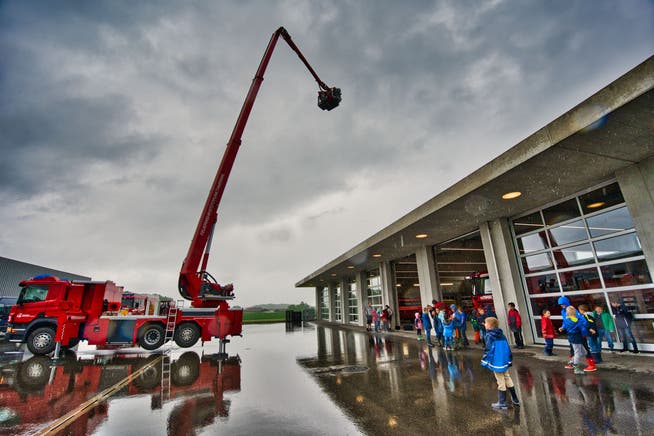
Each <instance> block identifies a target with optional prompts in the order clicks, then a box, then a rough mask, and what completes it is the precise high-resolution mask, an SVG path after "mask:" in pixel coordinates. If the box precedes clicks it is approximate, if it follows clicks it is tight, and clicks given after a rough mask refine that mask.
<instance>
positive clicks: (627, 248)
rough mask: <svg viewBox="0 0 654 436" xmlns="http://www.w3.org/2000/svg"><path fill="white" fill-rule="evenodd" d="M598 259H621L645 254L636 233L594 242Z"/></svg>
mask: <svg viewBox="0 0 654 436" xmlns="http://www.w3.org/2000/svg"><path fill="white" fill-rule="evenodd" d="M593 244H594V245H595V252H596V253H597V258H598V260H600V261H602V260H609V259H620V258H623V257H631V256H638V255H641V254H643V250H642V248H641V247H640V241H639V240H638V236H637V235H636V233H629V234H627V235H622V236H616V237H614V238H608V239H602V240H601V241H596V242H594V243H593Z"/></svg>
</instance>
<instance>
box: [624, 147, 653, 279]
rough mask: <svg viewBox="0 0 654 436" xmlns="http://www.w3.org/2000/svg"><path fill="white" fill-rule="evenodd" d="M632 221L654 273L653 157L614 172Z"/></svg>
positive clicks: (651, 272) (648, 264) (650, 269)
mask: <svg viewBox="0 0 654 436" xmlns="http://www.w3.org/2000/svg"><path fill="white" fill-rule="evenodd" d="M615 175H616V177H617V179H618V184H619V185H620V190H621V191H622V196H623V197H624V199H625V202H626V203H627V209H629V214H630V215H631V218H632V219H633V221H634V228H635V229H636V232H637V233H638V239H639V240H640V245H641V247H642V248H643V253H644V254H645V260H646V261H647V267H648V268H649V272H650V274H654V157H650V158H649V159H646V160H644V161H642V162H640V163H638V164H635V165H631V166H629V167H627V168H624V169H622V170H619V171H618V172H616V173H615Z"/></svg>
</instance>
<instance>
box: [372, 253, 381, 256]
mask: <svg viewBox="0 0 654 436" xmlns="http://www.w3.org/2000/svg"><path fill="white" fill-rule="evenodd" d="M372 257H381V254H379V253H375V254H373V255H372Z"/></svg>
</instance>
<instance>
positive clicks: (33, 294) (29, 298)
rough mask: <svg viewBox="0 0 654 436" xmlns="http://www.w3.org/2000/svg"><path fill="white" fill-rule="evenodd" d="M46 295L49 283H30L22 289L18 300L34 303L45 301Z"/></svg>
mask: <svg viewBox="0 0 654 436" xmlns="http://www.w3.org/2000/svg"><path fill="white" fill-rule="evenodd" d="M46 295H48V285H28V286H25V287H24V288H23V289H21V291H20V296H19V297H18V302H19V303H34V302H37V301H45V297H46Z"/></svg>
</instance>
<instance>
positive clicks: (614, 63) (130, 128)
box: [0, 0, 654, 303]
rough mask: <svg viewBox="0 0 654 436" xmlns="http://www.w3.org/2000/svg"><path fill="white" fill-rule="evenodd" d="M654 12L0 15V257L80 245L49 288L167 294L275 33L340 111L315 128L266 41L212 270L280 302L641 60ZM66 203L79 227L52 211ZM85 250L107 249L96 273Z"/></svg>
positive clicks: (26, 10) (311, 97)
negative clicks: (285, 289) (112, 286)
mask: <svg viewBox="0 0 654 436" xmlns="http://www.w3.org/2000/svg"><path fill="white" fill-rule="evenodd" d="M653 11H654V7H652V4H651V2H649V1H646V0H640V1H639V0H625V1H621V2H614V1H609V0H607V1H593V2H590V1H581V0H578V1H575V0H573V1H554V2H522V1H517V0H514V1H484V2H479V1H453V0H452V1H447V0H445V1H411V2H398V1H391V0H385V1H377V0H367V1H363V0H362V1H345V0H343V1H341V0H338V1H332V2H313V1H308V0H307V1H302V0H280V1H268V0H257V1H239V2H213V1H188V2H173V1H167V2H163V1H138V2H133V1H93V2H90V1H70V2H63V1H59V2H48V1H42V2H35V1H5V2H0V62H1V63H0V96H1V97H0V152H1V153H2V158H1V159H0V201H2V203H3V207H2V208H0V214H2V212H4V214H2V217H3V222H2V224H3V226H1V227H2V228H4V229H12V233H11V234H9V233H7V231H6V230H5V233H3V234H0V242H1V243H0V251H3V252H5V253H4V255H9V256H10V257H11V255H12V253H15V254H14V255H15V256H16V257H21V256H22V257H23V258H25V259H26V260H30V257H31V256H33V255H34V250H30V249H29V248H25V247H30V242H32V243H33V245H34V246H38V244H39V243H40V242H39V241H38V240H37V241H36V242H34V240H35V239H38V236H35V235H47V237H48V238H50V237H52V235H56V236H58V237H59V238H61V240H62V241H73V240H75V241H77V240H80V241H82V240H83V241H85V242H86V243H88V241H94V242H95V246H97V247H103V249H102V250H99V251H101V254H100V253H98V254H97V256H98V257H97V258H94V259H93V260H92V261H90V260H88V259H87V258H84V259H80V258H79V257H75V254H73V253H74V252H75V250H70V253H71V254H69V256H70V265H74V266H73V267H70V268H68V269H70V270H75V269H76V268H77V265H78V264H79V263H80V262H83V261H86V262H88V263H87V264H86V265H84V266H83V269H84V270H95V269H97V268H101V271H102V274H106V275H107V276H106V277H105V276H103V277H100V278H101V279H104V278H114V277H115V278H116V279H120V277H124V276H125V275H129V277H131V278H132V280H135V281H136V282H137V283H132V284H131V285H132V286H134V287H135V288H137V289H138V288H141V289H143V290H145V289H152V286H155V287H156V286H163V285H161V284H162V283H170V284H171V286H172V289H173V291H174V287H175V283H176V277H175V272H176V271H174V270H175V269H176V268H177V267H178V266H179V263H180V262H181V257H182V256H183V253H184V249H185V248H186V247H187V244H188V238H189V237H190V235H191V234H192V231H193V228H194V226H195V224H196V220H197V217H198V215H199V213H200V210H201V207H202V204H203V202H204V200H205V197H206V194H207V190H208V189H209V185H210V183H211V180H212V179H213V177H214V175H215V172H216V168H217V165H218V163H219V161H220V158H221V156H222V153H223V150H224V144H225V143H226V141H227V139H228V138H229V134H230V132H231V130H232V128H233V125H234V122H235V121H236V117H237V115H238V112H239V110H240V108H241V105H242V103H243V99H244V98H245V95H246V93H247V90H248V87H249V86H250V83H251V80H252V78H253V76H254V73H255V71H256V68H257V66H258V65H259V61H260V59H261V56H262V54H263V51H264V49H265V47H266V44H267V43H268V39H269V38H270V35H271V34H272V32H273V31H274V30H275V29H276V28H277V27H279V26H280V25H284V26H285V27H286V28H287V29H288V31H289V32H290V34H291V36H292V37H293V39H294V41H295V42H296V43H297V45H298V46H299V47H300V49H301V50H302V52H303V53H304V54H305V55H306V57H307V59H308V60H309V62H310V63H311V65H312V66H313V67H314V68H315V69H316V71H317V72H318V74H319V75H320V77H321V79H323V80H324V81H325V82H326V83H327V84H328V85H330V86H338V87H340V88H342V89H343V103H342V105H341V107H339V108H338V109H336V110H334V111H331V112H326V111H324V112H323V111H320V110H319V109H318V108H317V107H316V101H315V100H316V88H317V87H316V84H315V82H314V81H313V78H312V77H311V76H310V75H309V74H308V72H307V71H306V70H305V68H304V66H303V65H302V64H301V62H300V61H299V60H298V59H297V57H296V55H295V54H294V53H293V52H292V51H291V50H289V48H288V47H286V44H285V43H284V42H283V41H279V43H278V47H277V49H276V51H275V54H274V56H273V57H272V59H271V61H270V64H269V68H268V70H267V72H266V79H265V81H264V82H263V84H262V87H261V89H260V92H259V96H258V98H257V102H256V104H255V107H254V109H253V111H252V114H251V117H250V121H249V123H248V126H247V128H246V130H245V133H244V135H243V138H242V139H243V144H242V146H241V149H240V151H239V155H238V157H237V159H236V163H235V165H234V170H233V172H232V175H231V177H230V179H229V182H228V185H227V189H226V191H225V196H224V198H223V202H222V204H221V209H220V211H219V213H220V217H219V226H220V228H219V229H217V235H218V236H217V238H219V239H220V238H223V239H221V240H220V241H217V242H216V250H215V254H214V255H213V256H214V257H213V258H212V261H215V259H217V258H220V260H221V262H222V263H221V268H222V269H223V271H227V272H228V273H229V274H231V277H230V278H229V280H234V281H238V280H240V281H242V282H243V286H244V287H247V288H252V289H256V286H257V283H256V280H260V281H261V283H265V286H266V289H268V285H269V283H270V281H271V280H273V278H272V277H271V274H272V273H271V271H273V272H274V280H275V281H279V280H280V279H282V280H286V284H287V285H288V286H289V287H292V283H294V282H295V281H296V279H297V277H300V276H304V274H305V273H306V271H305V270H309V269H311V268H313V267H315V266H317V264H319V263H320V260H316V258H324V259H326V260H325V261H328V260H329V259H333V258H334V257H335V256H337V255H338V254H339V253H340V252H342V251H344V250H347V248H348V247H349V246H351V245H352V244H353V243H355V242H356V241H355V242H352V243H350V242H348V241H349V240H350V239H352V238H360V239H363V238H366V237H368V236H369V235H370V233H371V232H373V231H374V230H376V229H379V228H382V227H383V226H384V225H386V224H387V221H390V220H393V219H396V218H397V217H398V216H401V214H402V213H405V212H406V211H408V210H410V209H411V208H414V207H416V206H418V204H419V203H420V202H421V201H424V200H426V199H428V198H429V197H430V196H433V195H435V194H436V193H438V192H439V191H440V190H442V189H444V188H445V187H447V186H449V185H451V184H452V183H455V182H456V181H458V180H459V179H461V178H463V177H464V176H465V175H466V174H468V173H469V172H470V171H472V170H474V169H476V168H478V167H480V166H482V165H483V164H484V163H485V162H488V161H489V160H490V159H492V158H494V157H496V156H497V155H499V154H500V153H502V152H503V151H504V150H506V149H508V148H510V147H511V146H513V145H514V144H516V143H517V142H518V141H519V140H521V139H523V138H524V137H526V136H528V135H529V134H530V133H532V132H533V131H535V130H536V129H538V128H540V127H541V126H543V125H544V124H547V123H548V122H550V121H551V120H552V119H554V118H555V117H557V116H558V115H560V114H562V113H564V112H565V111H566V110H568V109H569V108H570V107H572V106H573V105H575V104H577V103H578V102H579V101H581V100H583V99H584V98H586V97H587V96H588V95H590V94H592V93H593V92H595V91H597V90H598V89H600V88H601V87H602V86H604V85H606V84H608V83H609V82H610V81H612V80H614V79H615V78H616V77H618V76H619V75H620V74H622V73H624V72H626V71H627V70H628V69H630V68H632V67H633V66H635V65H636V64H638V63H639V62H641V61H643V60H644V59H645V58H646V57H648V56H649V55H651V52H652V46H651V41H652V40H654V24H653V23H654V17H653V15H652V14H653V13H654V12H653ZM389 191H391V193H389ZM78 198H79V204H80V206H79V209H78V210H75V211H74V212H71V211H70V209H64V210H59V211H58V214H55V213H54V212H53V210H52V208H53V206H52V205H53V204H62V203H63V204H66V205H67V206H69V205H70V200H71V199H75V200H77V199H78ZM82 204H83V205H84V206H82ZM107 205H109V206H107ZM21 208H22V209H21ZM30 208H34V209H38V210H40V211H42V212H44V213H41V214H35V213H32V214H31V215H30V212H29V211H31V209H30ZM14 210H20V212H16V213H14V212H13V211H14ZM322 211H326V212H323V213H321V212H322ZM389 211H390V212H389ZM48 212H50V213H48ZM380 216H381V217H383V218H380ZM25 217H27V218H26V219H23V218H25ZM334 223H339V224H334ZM98 228H102V229H103V232H98V231H97V229H98ZM71 229H72V230H71ZM106 235H112V236H111V241H107V236H106ZM333 235H339V237H338V238H334V237H333ZM41 240H45V237H44V236H42V237H41ZM303 243H308V244H311V245H310V247H311V248H309V249H306V247H303V246H302V244H303ZM104 244H108V245H112V244H113V247H121V248H122V247H126V248H125V249H124V250H121V253H120V256H119V257H114V256H116V254H114V253H116V252H117V250H112V249H111V248H113V247H108V248H109V249H104ZM221 244H222V245H221ZM40 246H41V247H42V248H43V249H42V250H39V251H40V252H41V253H46V252H49V253H52V255H51V257H50V258H49V259H48V258H46V257H47V256H46V254H43V256H44V259H43V262H44V263H49V262H50V260H51V259H56V261H57V262H63V257H64V255H63V254H62V253H61V250H58V249H57V247H56V245H55V244H47V247H46V246H44V244H43V243H41V245H40ZM262 247H264V248H268V249H269V250H266V249H262ZM289 247H292V248H289ZM46 248H47V250H46ZM271 250H272V251H271ZM285 250H286V251H285ZM291 250H292V252H290V251H291ZM338 250H341V251H340V252H338ZM31 260H34V261H36V259H31ZM248 262H249V263H248ZM271 262H272V263H271ZM282 263H284V264H288V265H294V266H293V267H292V268H293V269H291V268H290V267H288V266H286V265H284V266H282V265H281V264H282ZM170 264H174V265H173V266H172V267H170ZM99 265H101V267H100V266H99ZM115 265H118V266H124V269H121V270H119V273H116V274H114V273H113V271H112V268H119V267H118V266H115ZM132 265H138V268H139V269H138V271H137V270H136V268H134V267H133V266H132ZM164 265H167V266H164ZM307 265H309V266H307ZM57 266H59V267H60V268H61V269H66V268H64V267H65V264H62V263H58V264H57ZM248 268H251V270H256V271H257V272H258V273H257V274H254V275H253V274H251V273H250V271H251V270H248ZM284 268H289V269H288V271H287V270H284ZM303 268H304V269H305V270H302V271H299V272H298V269H303ZM143 270H147V271H148V272H149V273H148V274H143V272H142V271H143ZM241 271H242V273H241V274H242V275H243V277H239V276H238V275H239V272H241ZM89 274H93V275H95V274H97V273H94V272H93V271H91V272H89ZM146 276H147V278H144V277H146ZM282 276H284V277H283V278H282ZM286 276H288V277H286ZM153 277H157V280H159V282H158V283H156V284H153V283H152V282H151V281H152V280H153ZM120 281H121V282H123V279H121V280H120ZM138 281H142V282H143V283H138ZM246 281H247V282H248V283H246ZM126 284H127V285H129V283H126ZM253 292H255V291H253ZM279 295H281V293H280V294H279ZM253 303H254V302H253Z"/></svg>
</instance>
